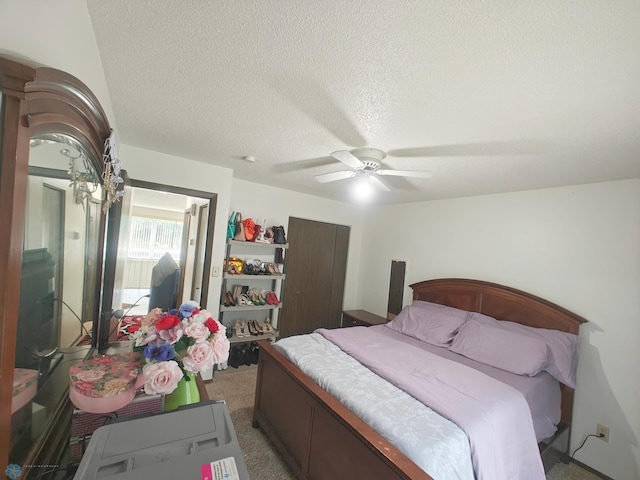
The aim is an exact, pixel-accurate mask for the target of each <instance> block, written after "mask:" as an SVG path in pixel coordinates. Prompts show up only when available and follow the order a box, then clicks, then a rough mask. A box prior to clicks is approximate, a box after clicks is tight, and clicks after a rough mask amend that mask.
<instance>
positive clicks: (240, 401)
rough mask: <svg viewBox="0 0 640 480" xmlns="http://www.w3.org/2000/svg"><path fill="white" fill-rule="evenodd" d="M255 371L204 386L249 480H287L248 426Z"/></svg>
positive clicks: (570, 476)
mask: <svg viewBox="0 0 640 480" xmlns="http://www.w3.org/2000/svg"><path fill="white" fill-rule="evenodd" d="M256 374H257V368H256V367H255V366H252V367H240V368H239V369H237V370H236V369H233V368H229V369H227V370H224V371H222V372H215V375H214V377H213V381H212V382H211V383H209V384H207V391H208V392H209V398H211V400H224V401H225V402H226V403H227V408H228V409H229V413H230V414H231V420H232V421H233V426H234V428H235V430H236V434H237V435H238V442H239V443H240V448H241V449H242V454H243V455H244V460H245V463H246V464H247V469H248V470H249V475H250V476H251V479H252V480H289V479H292V480H293V479H295V476H294V475H293V473H292V472H291V470H290V469H289V467H287V465H286V464H285V463H284V461H283V460H282V458H281V457H280V456H279V454H278V453H277V452H276V451H275V448H274V447H273V445H272V444H271V442H270V441H269V440H268V439H267V437H266V436H265V435H264V433H262V430H260V429H256V428H253V427H252V426H251V421H252V416H253V400H254V397H255V388H256ZM599 478H600V477H598V476H596V475H594V474H592V473H590V472H587V471H586V470H583V469H581V468H580V467H578V466H577V465H575V464H563V463H557V464H556V465H555V466H554V467H553V468H552V469H551V471H550V472H549V473H548V474H547V480H599Z"/></svg>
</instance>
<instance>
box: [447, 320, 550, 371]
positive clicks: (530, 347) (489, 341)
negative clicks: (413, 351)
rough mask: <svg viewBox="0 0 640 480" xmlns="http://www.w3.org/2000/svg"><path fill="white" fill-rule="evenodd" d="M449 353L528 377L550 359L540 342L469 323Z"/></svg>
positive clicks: (474, 321) (461, 330)
mask: <svg viewBox="0 0 640 480" xmlns="http://www.w3.org/2000/svg"><path fill="white" fill-rule="evenodd" d="M449 350H451V351H452V352H455V353H458V354H460V355H464V356H465V357H467V358H470V359H472V360H475V361H477V362H480V363H484V364H485V365H490V366H492V367H496V368H499V369H501V370H506V371H507V372H511V373H515V374H517V375H527V376H529V377H533V376H534V375H537V374H538V373H540V372H541V371H542V370H543V369H544V367H545V366H546V365H547V361H548V359H549V347H548V346H547V345H546V344H545V343H544V342H543V341H542V340H540V339H537V338H533V337H530V336H527V335H523V334H521V333H517V332H511V331H509V330H503V329H501V328H498V327H493V326H489V325H484V324H481V323H480V322H478V321H476V320H471V319H470V320H469V321H467V322H466V323H465V324H464V325H463V326H462V328H460V331H459V332H458V334H457V335H456V336H455V338H454V339H453V343H452V344H451V346H450V347H449Z"/></svg>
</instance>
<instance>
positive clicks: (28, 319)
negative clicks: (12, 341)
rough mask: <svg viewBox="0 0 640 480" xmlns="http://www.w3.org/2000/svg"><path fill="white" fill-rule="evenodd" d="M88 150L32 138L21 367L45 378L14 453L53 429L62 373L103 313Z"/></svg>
mask: <svg viewBox="0 0 640 480" xmlns="http://www.w3.org/2000/svg"><path fill="white" fill-rule="evenodd" d="M88 155H89V154H88V153H87V151H86V150H85V149H84V148H83V147H82V145H81V144H80V143H78V142H77V141H76V140H75V139H74V138H72V137H70V136H68V135H63V134H47V135H40V136H37V137H33V138H32V139H31V141H30V151H29V176H28V183H27V198H26V211H25V218H24V236H23V251H22V264H21V279H20V300H19V310H18V325H17V334H16V355H15V367H16V369H19V370H16V371H19V372H21V373H22V374H24V375H29V374H30V375H35V374H37V377H36V378H37V380H36V384H35V387H36V393H35V396H34V397H33V398H32V399H31V400H30V401H31V416H30V418H27V417H29V416H28V415H27V413H28V412H27V413H23V417H24V418H21V417H20V416H16V417H15V418H12V439H11V443H12V452H11V455H12V458H25V457H26V455H27V452H28V450H29V449H30V448H31V446H32V445H33V444H34V443H37V440H38V437H39V435H40V433H41V432H43V431H45V429H46V427H47V422H48V421H49V420H50V418H51V415H50V413H51V412H52V410H53V409H54V408H55V406H56V405H57V403H58V402H59V401H60V396H59V394H58V395H56V394H55V393H54V391H55V390H57V388H56V386H54V385H51V383H52V382H56V381H58V380H57V378H58V376H59V375H54V372H55V370H56V368H57V367H58V365H59V364H61V363H63V361H64V359H65V357H67V356H68V355H69V354H70V353H73V350H70V349H69V347H73V346H76V345H79V344H87V343H89V342H90V337H91V334H92V328H93V321H94V319H95V318H96V316H97V310H96V307H97V305H98V302H97V299H96V296H95V290H96V287H97V285H98V282H99V278H98V276H97V270H96V266H97V265H98V262H99V261H100V256H101V254H102V252H101V250H100V249H99V242H98V241H97V240H98V235H99V232H100V218H101V217H100V215H101V198H102V189H101V186H100V180H101V179H100V176H99V174H98V173H97V172H96V170H95V168H94V167H93V164H92V162H91V160H90V158H89V156H88ZM62 374H64V371H63V372H62ZM34 412H38V414H37V415H35V414H34Z"/></svg>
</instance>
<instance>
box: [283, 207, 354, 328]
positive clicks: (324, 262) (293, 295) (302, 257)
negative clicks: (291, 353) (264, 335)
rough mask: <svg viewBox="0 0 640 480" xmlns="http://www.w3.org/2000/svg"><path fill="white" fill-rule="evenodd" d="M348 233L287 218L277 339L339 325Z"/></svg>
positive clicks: (342, 228) (344, 228)
mask: <svg viewBox="0 0 640 480" xmlns="http://www.w3.org/2000/svg"><path fill="white" fill-rule="evenodd" d="M349 233H350V227H348V226H345V225H335V224H333V223H325V222H317V221H313V220H305V219H302V218H295V217H290V218H289V227H288V229H287V242H288V243H289V248H288V249H287V250H286V259H285V262H286V266H285V272H286V275H287V279H286V281H285V282H284V288H283V292H282V299H283V302H282V311H281V314H280V319H279V322H278V323H279V324H278V330H279V331H280V337H288V336H291V335H298V334H301V333H310V332H312V331H313V330H315V329H316V328H321V327H324V328H337V327H339V326H340V323H341V318H342V300H343V297H344V283H345V275H346V271H347V250H348V247H349Z"/></svg>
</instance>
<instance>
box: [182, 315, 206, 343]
mask: <svg viewBox="0 0 640 480" xmlns="http://www.w3.org/2000/svg"><path fill="white" fill-rule="evenodd" d="M182 332H183V333H184V335H186V336H187V337H191V338H195V339H196V342H197V343H201V342H204V341H205V340H206V339H207V338H209V335H211V332H210V331H209V329H208V328H207V326H206V325H205V324H204V323H201V322H189V321H188V320H183V321H182Z"/></svg>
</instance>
